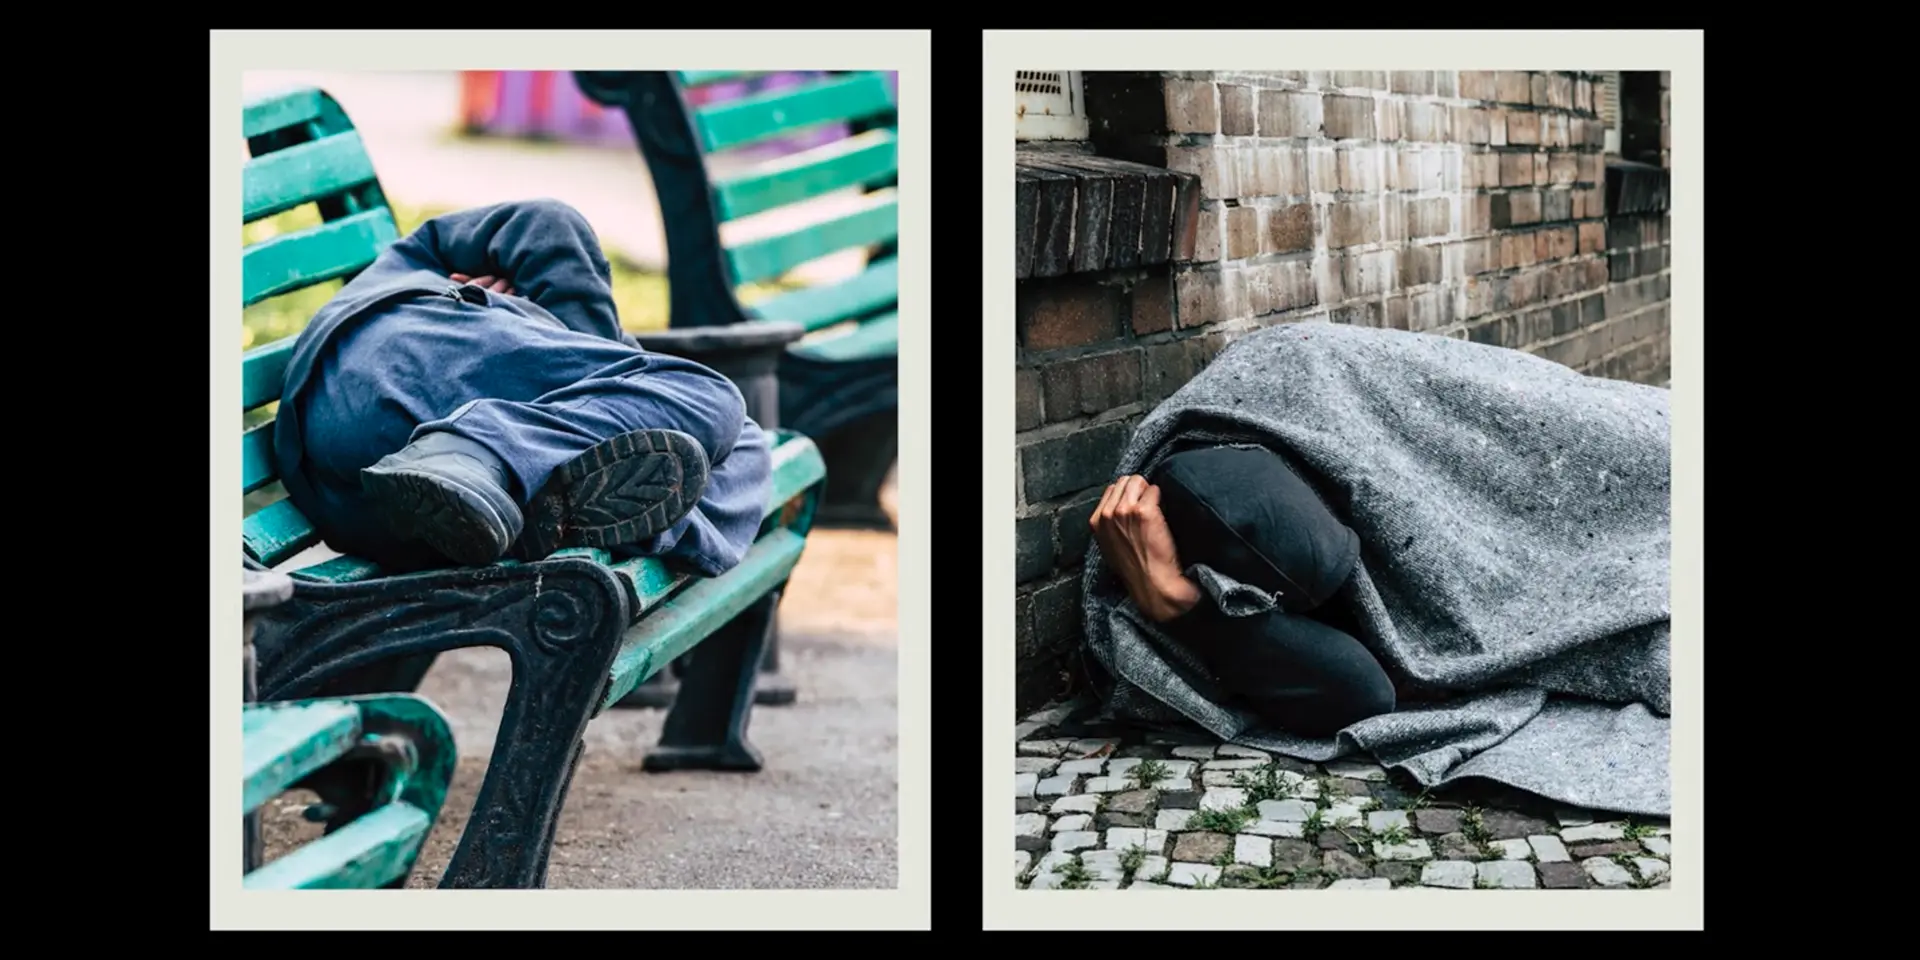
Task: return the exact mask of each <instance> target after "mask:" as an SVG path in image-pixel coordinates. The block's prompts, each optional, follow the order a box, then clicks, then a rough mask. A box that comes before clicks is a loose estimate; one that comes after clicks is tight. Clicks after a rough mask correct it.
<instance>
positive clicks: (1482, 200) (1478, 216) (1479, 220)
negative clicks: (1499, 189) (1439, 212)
mask: <svg viewBox="0 0 1920 960" xmlns="http://www.w3.org/2000/svg"><path fill="white" fill-rule="evenodd" d="M1461 209H1462V212H1463V213H1464V214H1465V216H1466V221H1467V222H1466V224H1465V225H1464V226H1462V227H1461V231H1460V232H1461V233H1463V234H1465V235H1467V236H1469V237H1477V236H1480V235H1482V234H1484V233H1486V232H1487V231H1489V230H1492V229H1493V213H1492V211H1493V196H1492V195H1491V194H1485V193H1482V194H1479V195H1476V196H1473V197H1468V198H1467V199H1466V200H1464V201H1462V203H1461Z"/></svg>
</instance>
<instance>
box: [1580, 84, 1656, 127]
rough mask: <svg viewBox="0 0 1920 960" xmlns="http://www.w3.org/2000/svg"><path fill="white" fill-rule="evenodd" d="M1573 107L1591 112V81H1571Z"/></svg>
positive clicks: (1584, 111)
mask: <svg viewBox="0 0 1920 960" xmlns="http://www.w3.org/2000/svg"><path fill="white" fill-rule="evenodd" d="M1573 108H1574V109H1575V110H1578V111H1580V112H1581V113H1592V112H1593V81H1591V80H1584V79H1583V80H1575V81H1574V82H1573ZM1663 119H1664V118H1663Z"/></svg>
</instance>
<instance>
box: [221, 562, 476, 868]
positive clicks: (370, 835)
mask: <svg viewBox="0 0 1920 960" xmlns="http://www.w3.org/2000/svg"><path fill="white" fill-rule="evenodd" d="M244 579H245V585H244V587H243V590H242V596H243V598H244V603H243V609H244V611H245V613H244V619H243V627H242V629H243V631H244V632H245V634H246V652H247V656H246V669H245V680H246V707H245V711H244V714H243V720H242V731H243V733H242V738H243V739H242V746H241V763H242V765H243V766H244V768H245V772H244V775H243V777H242V780H243V783H244V787H243V805H242V815H243V817H244V819H245V821H246V840H245V842H244V850H245V853H246V875H245V879H244V881H243V882H244V885H245V886H246V887H247V888H248V889H252V890H306V889H317V888H329V887H332V888H342V887H345V888H356V887H358V888H373V887H403V886H405V885H406V882H407V877H408V875H410V874H411V873H412V872H413V864H414V861H415V860H416V859H418V857H419V855H420V847H421V844H422V843H424V842H425V841H426V839H427V834H428V832H430V831H431V830H432V829H433V822H434V819H435V818H436V817H437V816H439V814H440V806H441V803H442V802H443V801H444V800H445V799H446V796H447V787H448V786H449V785H450V784H451V783H452V781H453V769H454V763H455V760H456V758H457V751H456V750H455V748H454V743H453V733H452V731H451V730H450V729H449V728H448V726H447V720H446V717H445V716H443V715H442V714H441V713H440V711H439V709H438V708H436V707H435V706H434V705H433V704H432V703H429V702H428V701H426V700H425V699H423V698H420V697H416V696H411V695H407V694H388V695H383V696H373V697H350V698H343V699H338V700H308V701H300V702H294V703H276V704H260V703H255V702H254V700H255V697H256V689H255V687H256V684H255V671H254V669H253V667H254V649H253V635H254V628H255V625H256V624H257V623H258V621H259V616H260V612H261V611H262V610H266V609H268V608H271V607H273V606H276V605H278V604H281V603H285V602H286V601H287V599H288V598H289V597H291V596H292V595H293V587H294V584H293V581H292V580H290V579H288V578H287V577H285V576H284V575H282V574H278V573H270V572H265V571H259V570H253V569H249V570H248V571H247V572H246V574H245V578H244ZM295 789H305V790H310V791H312V792H314V793H315V794H317V795H318V796H319V797H320V802H319V803H316V804H311V805H309V806H307V807H306V809H305V810H304V811H303V814H304V815H305V816H306V818H307V819H308V820H310V821H313V820H317V821H322V822H325V823H326V833H325V835H324V836H322V837H321V838H320V839H318V840H316V841H314V842H312V843H308V844H304V845H301V846H299V847H297V848H295V849H294V850H292V851H290V852H288V853H286V854H285V855H283V856H281V857H279V858H278V859H275V860H274V861H273V862H271V863H267V862H266V849H265V846H264V844H263V842H262V839H261V832H260V812H261V807H262V806H264V805H265V804H266V803H267V802H268V801H270V800H272V799H274V798H275V797H280V796H284V795H285V794H286V793H287V792H288V791H290V790H295Z"/></svg>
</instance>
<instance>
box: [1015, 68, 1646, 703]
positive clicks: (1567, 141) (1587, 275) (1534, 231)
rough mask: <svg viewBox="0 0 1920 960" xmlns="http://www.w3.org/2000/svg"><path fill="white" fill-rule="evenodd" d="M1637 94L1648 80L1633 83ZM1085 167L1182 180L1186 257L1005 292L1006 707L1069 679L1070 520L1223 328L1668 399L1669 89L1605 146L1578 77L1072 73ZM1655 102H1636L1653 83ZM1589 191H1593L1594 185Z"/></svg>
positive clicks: (1075, 623)
mask: <svg viewBox="0 0 1920 960" xmlns="http://www.w3.org/2000/svg"><path fill="white" fill-rule="evenodd" d="M1639 79H1640V80H1641V81H1646V80H1650V79H1651V78H1650V77H1641V78H1639ZM1084 85H1085V90H1086V100H1087V108H1088V113H1089V118H1090V125H1091V128H1092V130H1093V134H1092V137H1093V140H1092V144H1091V146H1092V149H1093V151H1094V152H1097V153H1099V154H1101V155H1103V156H1107V157H1112V158H1118V159H1122V160H1126V161H1130V162H1134V163H1141V164H1152V165H1155V166H1163V167H1166V168H1168V169H1171V170H1174V171H1178V172H1184V173H1188V174H1191V175H1192V176H1193V177H1195V178H1196V179H1197V180H1198V184H1199V202H1198V211H1197V217H1196V221H1197V227H1196V231H1195V239H1194V243H1193V246H1192V250H1191V253H1190V255H1189V256H1186V257H1184V258H1181V259H1178V260H1176V261H1174V262H1172V263H1169V264H1166V265H1162V266H1156V267H1152V268H1148V269H1139V270H1126V271H1113V270H1106V271H1088V272H1080V273H1075V274H1072V275H1067V276H1060V277H1047V278H1034V279H1024V280H1021V281H1020V282H1019V287H1018V293H1017V303H1016V311H1017V318H1016V319H1017V326H1018V336H1019V338H1020V343H1019V361H1018V363H1019V369H1018V371H1017V373H1016V384H1017V397H1016V416H1017V420H1018V422H1017V425H1016V429H1017V430H1018V431H1019V432H1018V437H1017V448H1018V457H1019V471H1020V479H1019V485H1018V491H1017V496H1018V515H1017V519H1016V543H1017V546H1018V560H1017V564H1016V566H1017V570H1016V580H1017V582H1018V586H1017V587H1016V591H1017V592H1016V601H1015V606H1016V611H1017V616H1018V626H1017V635H1018V662H1019V664H1020V669H1019V676H1018V679H1017V685H1016V700H1017V701H1018V702H1019V706H1020V707H1021V708H1022V709H1025V708H1026V707H1028V706H1030V705H1033V704H1036V703H1039V702H1042V701H1044V700H1046V699H1047V698H1049V697H1050V696H1054V695H1057V694H1059V693H1061V692H1063V691H1064V690H1065V689H1068V688H1071V687H1073V686H1074V685H1075V684H1076V683H1077V682H1078V676H1077V670H1076V669H1075V666H1074V658H1073V656H1072V653H1073V651H1074V650H1075V648H1076V647H1077V645H1078V642H1079V637H1080V629H1081V624H1080V606H1079V604H1080V588H1079V583H1080V580H1079V573H1080V569H1079V565H1080V561H1081V559H1082V558H1083V556H1084V554H1085V550H1086V541H1087V533H1088V532H1087V528H1086V518H1087V515H1088V514H1089V512H1090V511H1091V509H1092V506H1093V504H1094V502H1095V501H1096V500H1097V499H1098V497H1099V494H1100V491H1101V489H1102V488H1103V486H1104V484H1105V483H1106V481H1107V479H1108V476H1109V474H1110V472H1111V469H1112V466H1113V462H1114V460H1115V459H1116V458H1117V456H1118V454H1119V452H1120V450H1121V448H1122V447H1123V445H1124V444H1125V442H1126V439H1127V437H1128V435H1129V434H1130V433H1131V431H1132V429H1133V426H1134V425H1135V424H1136V423H1138V422H1139V420H1140V418H1141V417H1142V416H1144V414H1145V413H1146V412H1147V411H1148V410H1150V409H1151V408H1152V406H1153V405H1154V404H1155V403H1156V402H1158V401H1159V400H1160V399H1162V398H1164V397H1165V396H1167V395H1168V394H1169V393H1171V392H1172V391H1173V390H1174V389H1176V388H1178V387H1179V386H1180V385H1181V384H1183V383H1185V382H1186V381H1187V380H1188V379H1190V378H1191V377H1192V376H1193V375H1194V374H1195V373H1197V372H1198V371H1199V370H1200V369H1201V368H1202V367H1204V366H1205V364H1206V363H1207V362H1208V361H1209V360H1211V359H1212V358H1213V357H1214V356H1215V355H1216V354H1218V353H1219V351H1220V350H1221V349H1222V348H1223V347H1225V346H1226V345H1227V344H1228V343H1230V342H1231V341H1232V340H1233V339H1234V338H1236V337H1238V336H1242V335H1244V334H1246V333H1247V332H1248V331H1251V330H1255V329H1259V328H1262V327H1266V326H1270V325H1273V324H1276V323H1290V322H1298V321H1331V322H1335V323H1354V324H1362V325H1367V326H1382V327H1392V328H1395V329H1402V330H1415V331H1425V332H1430V333H1436V334H1442V335H1447V336H1455V337H1464V338H1468V339H1472V340H1475V341H1479V342H1484V343H1491V344H1497V345H1500V346H1504V347H1511V348H1516V349H1522V350H1526V351H1529V352H1532V353H1536V354H1539V355H1541V356H1544V357H1546V358H1548V359H1551V360H1554V361H1556V362H1560V363H1564V364H1567V365H1569V366H1572V367H1574V368H1576V369H1579V370H1582V371H1585V372H1588V373H1592V374H1595V375H1600V376H1610V377H1621V378H1629V379H1636V380H1641V381H1644V382H1652V383H1663V382H1665V380H1666V378H1667V368H1668V352H1667V343H1668V337H1667V329H1668V310H1667V297H1668V274H1667V270H1668V251H1667V226H1666V221H1667V217H1666V212H1665V207H1666V189H1665V177H1664V168H1665V166H1666V164H1667V162H1668V154H1667V148H1668V141H1667V136H1666V126H1667V125H1666V117H1667V95H1666V78H1665V76H1664V75H1661V76H1660V77H1659V78H1658V81H1657V87H1643V88H1641V91H1642V92H1640V93H1638V94H1636V96H1637V97H1638V99H1636V100H1634V102H1633V104H1632V105H1630V106H1628V107H1627V108H1626V110H1627V112H1628V113H1629V114H1630V115H1631V116H1632V117H1634V118H1635V119H1636V120H1638V121H1642V122H1643V121H1644V120H1645V119H1648V118H1650V116H1651V115H1652V114H1653V111H1654V110H1657V111H1658V114H1657V115H1658V117H1659V119H1660V124H1659V131H1658V133H1659V136H1658V138H1657V140H1656V141H1654V142H1657V152H1655V151H1654V150H1653V146H1652V143H1649V142H1648V141H1649V140H1650V139H1652V138H1650V137H1648V136H1647V135H1646V134H1650V133H1651V132H1652V131H1651V130H1647V129H1646V127H1645V126H1642V127H1640V128H1638V129H1639V130H1641V131H1645V132H1644V133H1636V137H1637V138H1638V139H1637V140H1636V143H1638V144H1639V146H1638V147H1637V148H1636V149H1637V151H1638V152H1637V154H1636V158H1637V159H1640V160H1644V161H1648V163H1647V164H1645V165H1641V166H1636V165H1633V164H1624V165H1623V164H1622V163H1621V162H1620V161H1618V160H1610V158H1608V157H1605V156H1603V153H1602V145H1603V143H1604V140H1605V131H1604V130H1603V128H1602V126H1601V124H1600V120H1599V114H1598V111H1597V109H1596V103H1595V98H1594V85H1595V78H1594V77H1593V76H1592V75H1589V74H1582V73H1574V72H1453V71H1438V72H1436V71H1405V72H1398V71H1396V72H1385V71H1355V72H1340V71H1334V72H1317V71H1277V72H1265V73H1229V72H1201V73H1193V72H1186V73H1100V74H1095V73H1089V74H1086V75H1084ZM1654 89H1657V91H1658V98H1657V106H1656V105H1655V101H1654V100H1653V99H1651V92H1650V91H1651V90H1654ZM1610 185H1611V186H1612V191H1611V192H1610V189H1609V188H1610Z"/></svg>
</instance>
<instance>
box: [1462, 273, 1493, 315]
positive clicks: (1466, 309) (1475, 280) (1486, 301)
mask: <svg viewBox="0 0 1920 960" xmlns="http://www.w3.org/2000/svg"><path fill="white" fill-rule="evenodd" d="M1466 287H1467V291H1466V293H1467V295H1466V304H1465V306H1463V307H1462V308H1461V312H1460V316H1461V317H1462V318H1465V319H1472V318H1474V317H1481V316H1485V315H1487V314H1489V313H1492V312H1493V310H1494V306H1493V288H1494V278H1492V277H1468V278H1467V284H1466Z"/></svg>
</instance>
